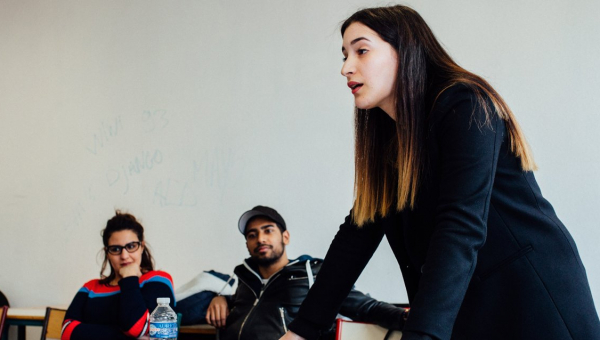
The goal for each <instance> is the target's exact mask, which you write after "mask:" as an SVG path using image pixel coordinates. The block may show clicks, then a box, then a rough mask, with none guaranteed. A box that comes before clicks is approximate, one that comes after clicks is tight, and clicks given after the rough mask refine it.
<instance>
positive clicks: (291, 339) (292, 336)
mask: <svg viewBox="0 0 600 340" xmlns="http://www.w3.org/2000/svg"><path fill="white" fill-rule="evenodd" d="M279 340H306V339H304V338H303V337H301V336H300V335H298V334H296V333H294V332H292V331H288V332H287V333H285V334H284V335H283V336H282V337H281V338H279Z"/></svg>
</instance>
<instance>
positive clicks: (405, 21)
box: [341, 5, 536, 226]
mask: <svg viewBox="0 0 600 340" xmlns="http://www.w3.org/2000/svg"><path fill="white" fill-rule="evenodd" d="M354 22H360V23H362V24H363V25H365V26H367V27H369V28H370V29H372V30H373V31H375V32H376V33H377V34H379V36H380V37H381V38H382V39H383V40H384V41H386V42H387V43H388V44H390V45H391V46H392V47H393V48H394V49H395V50H396V52H397V54H398V71H397V74H396V84H395V97H396V98H395V100H396V122H395V125H394V122H393V121H392V120H391V119H390V118H389V117H387V114H386V113H385V112H383V111H382V110H381V109H380V108H374V109H368V110H363V109H358V108H356V109H355V179H354V191H355V201H354V207H353V210H352V212H353V219H354V221H355V222H356V223H357V224H358V225H359V226H362V225H363V224H364V223H366V222H369V221H372V220H373V219H374V218H375V216H376V215H380V216H385V215H387V214H388V212H389V209H390V207H391V206H392V205H393V203H394V202H396V209H397V210H398V211H401V210H403V209H405V208H407V207H408V208H411V209H412V208H414V204H415V198H416V195H417V190H418V187H419V180H420V176H421V172H422V164H423V162H424V154H423V152H424V151H423V145H424V133H425V124H426V120H427V114H426V112H424V111H425V110H426V109H427V108H426V107H425V105H426V97H429V96H432V95H433V97H432V98H433V100H434V101H435V99H437V97H438V96H439V95H440V94H441V93H442V92H443V91H444V90H445V89H447V88H449V87H450V86H452V85H455V84H458V83H460V84H464V85H466V86H468V87H469V88H471V89H472V90H473V91H474V93H475V96H476V97H477V101H478V103H477V104H478V105H479V107H481V108H482V109H483V111H484V112H485V114H486V117H487V119H486V123H488V122H489V117H490V115H492V114H497V115H498V116H499V117H500V118H501V119H503V120H504V121H505V123H506V127H507V130H508V133H509V138H510V146H511V150H512V152H513V153H514V154H515V155H517V156H518V157H519V158H520V159H521V166H522V168H523V170H526V171H531V170H535V169H536V165H535V162H534V161H533V156H532V154H531V151H530V149H529V146H528V144H527V141H526V140H525V137H524V135H523V133H522V131H521V128H520V127H519V124H518V123H517V121H516V119H515V117H514V116H513V113H512V112H511V110H510V109H509V107H508V105H506V103H505V102H504V100H503V99H502V97H501V96H500V95H499V94H498V93H497V92H496V91H495V90H494V89H493V88H492V86H491V85H490V84H488V83H487V82H486V81H485V80H484V79H482V78H481V77H479V76H477V75H476V74H473V73H471V72H469V71H467V70H465V69H464V68H462V67H460V66H458V64H456V63H455V62H454V61H453V60H452V58H451V57H450V55H448V53H447V52H446V51H445V50H444V48H443V47H442V46H441V44H440V43H439V42H438V41H437V39H436V38H435V36H434V34H433V32H432V31H431V29H430V28H429V26H428V25H427V23H425V20H423V18H422V17H421V16H420V15H419V14H418V13H417V12H416V11H415V10H413V9H411V8H409V7H406V6H401V5H396V6H390V7H377V8H367V9H363V10H360V11H358V12H356V13H354V14H353V15H352V16H350V17H349V18H348V19H346V21H344V23H343V24H342V27H341V33H342V36H343V35H344V32H345V31H346V29H347V28H348V26H350V25H351V24H352V23H354ZM434 81H435V83H436V84H437V86H436V90H438V89H439V91H438V92H437V93H433V94H432V93H430V92H431V91H432V90H433V89H432V88H433V85H432V84H433V83H434ZM440 85H441V86H440ZM438 86H439V87H438Z"/></svg>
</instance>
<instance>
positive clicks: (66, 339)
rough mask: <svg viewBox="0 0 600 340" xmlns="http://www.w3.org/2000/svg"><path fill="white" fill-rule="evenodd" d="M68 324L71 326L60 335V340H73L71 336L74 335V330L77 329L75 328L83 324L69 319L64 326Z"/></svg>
mask: <svg viewBox="0 0 600 340" xmlns="http://www.w3.org/2000/svg"><path fill="white" fill-rule="evenodd" d="M66 323H69V325H68V326H67V327H66V328H65V329H63V331H62V333H61V335H60V340H71V334H73V330H74V329H75V327H77V326H79V324H80V323H81V322H79V321H77V320H71V319H69V320H65V322H63V325H65V324H66Z"/></svg>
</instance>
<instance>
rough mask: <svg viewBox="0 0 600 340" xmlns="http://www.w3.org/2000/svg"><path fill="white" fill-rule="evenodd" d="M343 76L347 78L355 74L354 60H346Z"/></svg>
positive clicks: (343, 66)
mask: <svg viewBox="0 0 600 340" xmlns="http://www.w3.org/2000/svg"><path fill="white" fill-rule="evenodd" d="M341 73H342V76H344V77H347V76H349V75H351V74H354V63H353V62H352V60H351V59H350V58H349V57H348V58H346V60H345V61H344V65H342V72H341Z"/></svg>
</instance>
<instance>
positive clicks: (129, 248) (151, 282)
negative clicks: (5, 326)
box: [61, 210, 175, 340]
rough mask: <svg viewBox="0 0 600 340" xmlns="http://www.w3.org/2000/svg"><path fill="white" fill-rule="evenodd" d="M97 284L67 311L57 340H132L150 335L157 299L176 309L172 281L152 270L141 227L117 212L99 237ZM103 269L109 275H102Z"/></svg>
mask: <svg viewBox="0 0 600 340" xmlns="http://www.w3.org/2000/svg"><path fill="white" fill-rule="evenodd" d="M102 242H103V243H104V262H103V263H102V269H101V270H100V277H101V278H100V279H94V280H91V281H89V282H88V283H86V284H85V285H83V287H82V288H81V289H80V290H79V292H77V294H76V295H75V298H74V299H73V302H71V305H70V306H69V309H68V310H67V314H66V315H65V320H64V322H63V331H62V336H61V340H79V339H81V340H95V339H98V340H106V339H132V338H138V337H140V336H143V335H146V334H147V333H148V320H149V317H150V313H152V311H153V310H154V308H156V305H157V304H156V299H157V298H159V297H168V298H171V303H172V305H174V304H175V296H174V294H173V281H172V279H171V276H170V275H169V274H167V273H165V272H162V271H157V270H154V260H153V259H152V255H151V254H150V251H149V250H148V247H146V243H145V241H144V227H142V225H141V224H140V223H139V222H138V221H137V220H136V218H135V217H134V216H133V215H130V214H125V213H121V212H120V211H118V210H117V211H116V215H115V216H114V217H113V218H111V219H110V220H108V222H107V223H106V228H105V229H104V230H103V231H102ZM107 264H108V265H109V267H110V274H109V275H108V276H106V275H104V270H105V269H106V266H107Z"/></svg>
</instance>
